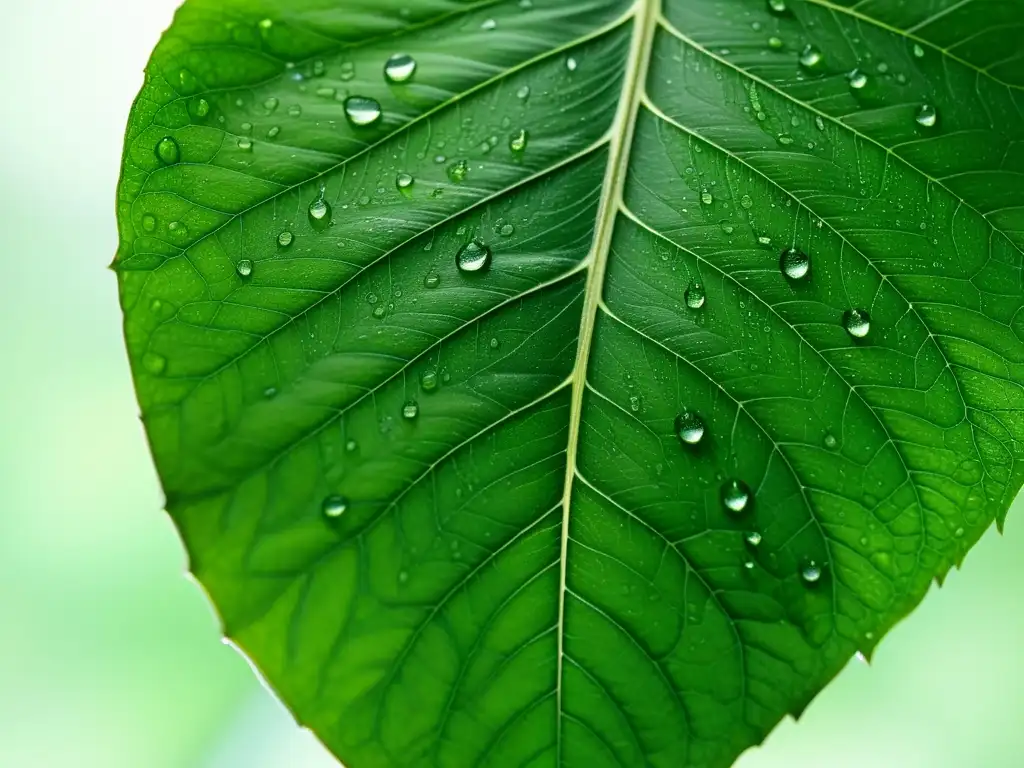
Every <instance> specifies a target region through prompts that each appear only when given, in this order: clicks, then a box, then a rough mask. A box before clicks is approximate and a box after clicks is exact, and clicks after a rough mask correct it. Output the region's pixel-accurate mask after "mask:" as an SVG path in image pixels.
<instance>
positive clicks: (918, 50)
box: [914, 43, 924, 59]
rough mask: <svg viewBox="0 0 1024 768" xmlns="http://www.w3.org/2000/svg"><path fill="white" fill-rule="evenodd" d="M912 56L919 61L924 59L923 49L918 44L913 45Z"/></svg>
mask: <svg viewBox="0 0 1024 768" xmlns="http://www.w3.org/2000/svg"><path fill="white" fill-rule="evenodd" d="M914 56H915V57H917V58H919V59H920V58H923V57H924V48H922V47H921V46H920V44H918V43H914Z"/></svg>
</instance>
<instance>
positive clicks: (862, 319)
mask: <svg viewBox="0 0 1024 768" xmlns="http://www.w3.org/2000/svg"><path fill="white" fill-rule="evenodd" d="M843 327H844V328H845V329H846V332H847V333H848V334H850V335H851V336H853V337H854V338H855V339H863V338H864V337H865V336H867V335H868V332H869V331H870V330H871V316H870V315H869V314H868V313H867V312H865V311H864V310H863V309H848V310H846V312H844V313H843Z"/></svg>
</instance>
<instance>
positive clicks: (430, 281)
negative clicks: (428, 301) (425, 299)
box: [423, 272, 441, 288]
mask: <svg viewBox="0 0 1024 768" xmlns="http://www.w3.org/2000/svg"><path fill="white" fill-rule="evenodd" d="M440 284H441V276H440V275H439V274H437V273H436V272H431V273H430V274H429V275H427V276H426V277H424V278H423V287H424V288H437V286H439V285H440Z"/></svg>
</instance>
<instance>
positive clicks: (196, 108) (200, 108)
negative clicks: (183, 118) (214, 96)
mask: <svg viewBox="0 0 1024 768" xmlns="http://www.w3.org/2000/svg"><path fill="white" fill-rule="evenodd" d="M192 114H194V115H195V116H196V117H198V118H203V117H206V116H207V115H208V114H210V102H208V101H207V100H206V99H196V100H195V101H194V102H192Z"/></svg>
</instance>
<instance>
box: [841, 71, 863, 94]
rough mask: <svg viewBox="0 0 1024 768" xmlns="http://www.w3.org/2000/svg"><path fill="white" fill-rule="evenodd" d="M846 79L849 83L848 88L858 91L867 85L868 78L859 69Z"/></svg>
mask: <svg viewBox="0 0 1024 768" xmlns="http://www.w3.org/2000/svg"><path fill="white" fill-rule="evenodd" d="M846 77H847V79H848V80H849V81H850V87H851V88H853V89H855V90H858V91H859V90H860V89H861V88H863V87H864V86H865V85H867V84H868V76H867V75H865V74H864V73H863V72H861V71H860V70H859V69H855V70H853V71H852V72H851V73H850V74H848V75H847V76H846Z"/></svg>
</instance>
